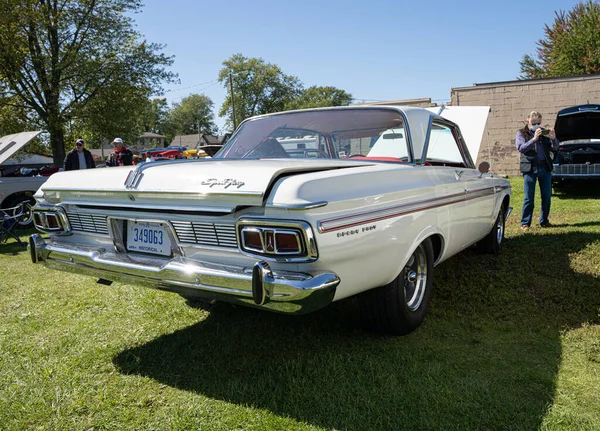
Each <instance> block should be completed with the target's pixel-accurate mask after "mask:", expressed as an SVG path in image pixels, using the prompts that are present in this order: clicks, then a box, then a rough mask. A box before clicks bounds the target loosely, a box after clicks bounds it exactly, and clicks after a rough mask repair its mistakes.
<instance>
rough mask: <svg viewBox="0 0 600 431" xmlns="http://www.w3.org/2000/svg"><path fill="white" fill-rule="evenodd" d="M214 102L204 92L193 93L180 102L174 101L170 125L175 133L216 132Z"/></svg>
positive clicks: (209, 133) (210, 133)
mask: <svg viewBox="0 0 600 431" xmlns="http://www.w3.org/2000/svg"><path fill="white" fill-rule="evenodd" d="M213 106H214V103H213V101H212V100H210V98H209V97H207V96H205V95H203V94H192V95H190V96H188V97H185V98H183V99H182V100H181V102H179V103H173V109H172V110H171V115H170V116H169V123H170V127H171V129H172V131H173V133H174V134H178V135H193V134H195V133H202V134H207V135H212V134H214V133H216V131H217V126H216V125H215V122H214V120H215V115H214V113H213Z"/></svg>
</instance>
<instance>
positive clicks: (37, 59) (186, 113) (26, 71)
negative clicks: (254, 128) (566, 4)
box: [0, 0, 600, 165]
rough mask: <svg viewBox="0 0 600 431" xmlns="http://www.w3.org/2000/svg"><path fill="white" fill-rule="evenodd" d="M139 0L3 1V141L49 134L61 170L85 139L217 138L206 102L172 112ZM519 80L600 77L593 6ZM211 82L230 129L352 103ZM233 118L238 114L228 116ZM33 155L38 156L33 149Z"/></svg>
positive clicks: (291, 85) (166, 78)
mask: <svg viewBox="0 0 600 431" xmlns="http://www.w3.org/2000/svg"><path fill="white" fill-rule="evenodd" d="M141 7H142V5H141V2H140V1H139V0H103V1H97V0H0V16H1V17H2V25H0V135H5V134H9V133H17V132H20V131H24V130H39V129H42V130H45V131H47V132H48V136H49V138H48V142H47V146H46V147H44V146H43V145H42V144H40V143H39V142H38V143H33V144H32V148H33V147H35V148H33V149H32V151H38V152H40V151H43V150H44V149H46V150H47V151H48V152H49V153H50V154H52V156H53V159H54V162H55V163H56V164H57V165H60V164H61V163H62V161H63V159H64V155H65V145H67V146H69V147H70V145H71V144H72V142H74V140H75V139H76V138H77V137H83V138H84V139H85V140H86V141H87V142H88V146H90V147H98V146H100V145H101V143H102V142H110V140H112V138H114V137H115V136H120V137H122V138H123V139H125V140H126V142H134V141H135V140H136V139H137V137H138V136H139V135H140V134H141V133H142V132H154V133H158V134H161V135H165V136H166V137H167V141H169V142H170V141H171V140H172V139H173V137H174V136H176V135H186V134H195V133H201V134H217V133H219V131H218V130H217V127H216V125H215V107H214V103H213V101H212V100H211V99H210V98H209V97H207V96H206V95H203V94H191V95H189V96H188V97H184V98H183V99H181V100H180V101H177V102H174V103H172V104H171V106H169V104H168V102H167V100H166V99H165V98H161V97H160V96H162V95H163V94H164V91H163V85H165V84H173V83H177V82H178V76H177V74H175V73H173V72H171V71H170V70H169V69H170V67H171V66H172V64H173V61H174V59H173V57H169V56H167V55H165V54H164V53H163V49H164V46H163V45H160V44H154V43H148V42H147V41H146V40H145V39H144V38H143V36H142V35H141V34H140V33H139V32H137V31H136V30H135V22H134V20H133V16H134V14H135V13H136V12H139V11H140V9H141ZM520 66H521V75H520V76H519V78H521V79H531V78H544V77H553V76H565V75H578V74H590V73H599V72H600V4H599V3H598V1H596V0H587V1H585V2H580V3H578V4H577V5H575V6H574V7H573V9H572V10H571V11H568V12H565V11H558V12H556V14H555V20H554V22H553V23H552V24H551V25H546V26H545V37H544V38H543V39H541V40H539V41H538V42H537V51H536V53H535V54H534V55H528V54H527V55H524V56H523V59H522V60H521V62H520ZM217 80H218V81H219V83H220V84H221V85H222V86H223V87H224V88H225V89H226V90H227V93H226V94H227V96H226V98H225V100H224V102H223V104H222V105H221V107H220V108H219V111H218V114H219V116H222V117H225V118H226V125H227V128H228V129H229V130H228V131H232V130H231V129H232V128H233V127H234V126H236V125H239V124H240V123H241V122H242V121H243V120H244V119H246V118H248V117H250V116H253V115H259V114H268V113H272V112H278V111H285V110H289V109H302V108H312V107H323V106H343V105H348V104H349V103H350V102H351V101H352V95H351V94H350V93H348V92H346V91H344V90H341V89H338V88H335V87H330V86H310V87H308V88H306V87H305V86H304V84H303V83H302V81H301V80H300V79H299V78H298V77H296V76H293V75H288V74H286V73H284V72H283V71H282V70H281V68H280V67H279V66H277V65H275V64H272V63H268V62H266V61H265V60H263V59H262V58H248V57H245V56H244V55H242V54H240V53H238V54H234V55H232V56H231V57H229V58H228V59H226V60H225V61H223V68H222V69H221V70H220V71H219V74H218V77H217ZM234 111H235V113H234ZM36 146H37V147H36Z"/></svg>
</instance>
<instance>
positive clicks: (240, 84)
mask: <svg viewBox="0 0 600 431" xmlns="http://www.w3.org/2000/svg"><path fill="white" fill-rule="evenodd" d="M223 66H224V67H223V69H221V71H220V72H219V82H220V83H221V84H223V86H224V87H225V88H226V89H227V90H228V91H227V97H226V98H225V101H224V102H223V105H222V106H221V110H220V111H219V115H220V116H225V115H227V117H228V120H227V123H228V124H229V125H230V126H233V125H238V124H240V123H241V122H242V121H243V120H244V119H246V118H248V117H251V116H253V115H260V114H268V113H271V112H278V111H283V110H285V106H286V104H287V103H290V102H291V101H292V100H293V99H295V98H296V97H298V96H299V95H300V94H301V92H302V83H301V82H300V81H299V80H298V78H296V77H295V76H291V75H286V74H284V73H283V72H282V71H281V69H280V68H279V67H278V66H276V65H274V64H271V63H266V62H265V61H264V60H263V59H262V58H247V57H244V56H243V55H242V54H234V55H232V56H231V57H230V58H229V59H227V60H225V61H224V62H223ZM230 74H231V78H232V81H233V93H234V97H235V99H233V100H234V102H235V121H234V118H233V109H232V94H231V91H229V90H230V88H229V87H230V86H229V76H230Z"/></svg>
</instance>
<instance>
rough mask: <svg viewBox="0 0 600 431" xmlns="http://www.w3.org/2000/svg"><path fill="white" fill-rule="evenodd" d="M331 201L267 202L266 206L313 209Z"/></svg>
mask: <svg viewBox="0 0 600 431" xmlns="http://www.w3.org/2000/svg"><path fill="white" fill-rule="evenodd" d="M328 204H329V202H327V201H319V202H307V203H305V204H267V205H265V208H277V209H284V210H291V211H302V210H312V209H315V208H321V207H324V206H327V205H328Z"/></svg>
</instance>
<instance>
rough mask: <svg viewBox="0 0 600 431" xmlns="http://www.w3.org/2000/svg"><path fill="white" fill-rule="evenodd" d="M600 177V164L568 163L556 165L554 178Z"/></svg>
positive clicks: (594, 178) (560, 179)
mask: <svg viewBox="0 0 600 431" xmlns="http://www.w3.org/2000/svg"><path fill="white" fill-rule="evenodd" d="M598 179H600V164H597V163H596V164H566V165H554V171H553V172H552V180H553V181H554V182H557V181H562V180H598Z"/></svg>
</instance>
